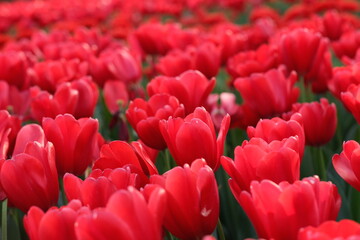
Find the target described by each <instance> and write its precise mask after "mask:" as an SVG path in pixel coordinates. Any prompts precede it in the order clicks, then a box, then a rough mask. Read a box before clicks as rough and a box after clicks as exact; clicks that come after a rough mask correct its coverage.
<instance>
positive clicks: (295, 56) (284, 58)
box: [279, 28, 328, 76]
mask: <svg viewBox="0 0 360 240" xmlns="http://www.w3.org/2000/svg"><path fill="white" fill-rule="evenodd" d="M327 51H328V40H327V39H326V38H323V37H322V36H321V34H320V33H318V32H314V31H311V30H309V29H307V28H296V29H294V30H292V31H289V32H285V33H283V35H282V36H281V37H280V41H279V54H280V61H281V62H282V63H283V64H285V65H286V67H287V69H288V70H290V71H292V70H294V71H296V72H297V73H298V74H299V75H303V76H306V75H307V74H308V73H310V72H311V71H312V70H313V69H314V68H316V66H319V65H320V64H321V62H322V61H324V56H325V54H326V52H327Z"/></svg>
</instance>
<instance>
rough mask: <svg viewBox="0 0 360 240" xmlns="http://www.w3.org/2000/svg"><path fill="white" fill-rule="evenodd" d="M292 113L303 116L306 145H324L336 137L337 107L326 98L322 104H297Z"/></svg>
mask: <svg viewBox="0 0 360 240" xmlns="http://www.w3.org/2000/svg"><path fill="white" fill-rule="evenodd" d="M292 112H297V113H300V114H301V115H302V122H303V128H304V132H305V140H306V145H310V146H319V145H324V144H326V143H327V142H329V141H330V140H331V138H332V137H333V136H334V135H335V130H336V125H337V114H336V106H335V104H334V103H332V104H329V101H328V100H327V99H326V98H321V99H320V102H311V103H295V104H294V105H293V107H292Z"/></svg>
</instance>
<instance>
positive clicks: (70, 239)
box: [23, 200, 90, 240]
mask: <svg viewBox="0 0 360 240" xmlns="http://www.w3.org/2000/svg"><path fill="white" fill-rule="evenodd" d="M89 212H90V210H89V209H88V208H87V207H83V206H82V205H81V203H80V201H78V200H72V201H71V202H70V203H68V204H67V205H66V206H62V207H61V208H55V207H53V208H51V209H49V210H48V211H47V212H45V213H44V212H43V211H42V210H41V209H40V208H38V207H35V206H34V207H31V208H30V210H29V211H28V212H27V214H26V215H25V217H24V220H23V221H24V227H25V230H26V232H27V234H28V236H29V238H30V240H46V239H54V240H77V239H78V238H77V237H76V235H75V222H76V219H77V217H78V216H81V215H84V214H89Z"/></svg>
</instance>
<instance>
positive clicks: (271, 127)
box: [247, 114, 305, 158]
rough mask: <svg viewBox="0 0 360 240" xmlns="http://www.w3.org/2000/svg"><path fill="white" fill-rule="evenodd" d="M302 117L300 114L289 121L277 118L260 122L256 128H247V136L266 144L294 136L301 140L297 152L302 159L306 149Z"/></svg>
mask: <svg viewBox="0 0 360 240" xmlns="http://www.w3.org/2000/svg"><path fill="white" fill-rule="evenodd" d="M302 121H303V120H302V116H301V115H300V114H294V115H292V116H291V118H290V119H289V120H287V121H286V120H283V119H281V118H278V117H275V118H272V119H262V120H260V121H259V122H258V123H257V125H256V127H255V128H254V127H251V126H249V127H248V128H247V134H248V136H249V138H250V139H251V138H254V137H257V138H262V139H264V140H265V141H266V142H268V143H271V142H272V141H274V140H280V141H281V140H283V139H285V138H289V137H292V136H294V137H295V136H297V137H298V138H299V149H296V151H297V152H298V153H299V154H300V157H301V158H302V156H303V153H304V149H305V133H304V128H303V126H302V125H303V123H302Z"/></svg>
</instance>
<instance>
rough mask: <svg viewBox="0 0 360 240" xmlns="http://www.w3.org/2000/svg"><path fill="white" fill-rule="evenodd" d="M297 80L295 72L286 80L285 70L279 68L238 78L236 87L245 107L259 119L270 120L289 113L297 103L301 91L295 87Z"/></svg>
mask: <svg viewBox="0 0 360 240" xmlns="http://www.w3.org/2000/svg"><path fill="white" fill-rule="evenodd" d="M296 79H297V75H296V73H295V72H292V73H291V74H290V76H289V77H288V78H286V77H285V73H284V69H282V68H278V69H272V70H269V71H267V72H266V73H254V74H252V75H250V76H249V77H245V78H237V79H236V80H235V83H234V86H235V88H236V89H237V90H238V91H239V92H240V94H241V96H242V98H243V101H244V103H243V104H244V105H247V106H248V107H249V108H250V109H251V110H252V111H253V112H254V113H255V114H257V115H258V117H259V118H269V117H275V116H278V115H280V114H282V113H284V112H286V111H289V110H290V109H291V105H292V104H293V103H295V102H296V101H297V98H298V96H299V89H298V88H296V87H294V84H295V82H296ZM254 89H256V91H254Z"/></svg>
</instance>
